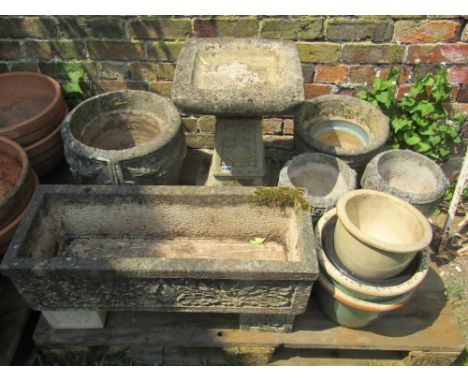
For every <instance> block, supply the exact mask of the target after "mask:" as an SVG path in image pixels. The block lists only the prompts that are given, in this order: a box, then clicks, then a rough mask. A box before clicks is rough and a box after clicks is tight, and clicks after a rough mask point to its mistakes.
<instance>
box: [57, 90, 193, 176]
mask: <svg viewBox="0 0 468 382" xmlns="http://www.w3.org/2000/svg"><path fill="white" fill-rule="evenodd" d="M62 137H63V142H64V147H65V158H66V160H67V162H68V164H69V165H70V169H71V171H72V173H74V174H75V175H76V176H78V177H79V179H80V181H81V182H82V183H96V184H176V183H177V182H178V177H179V171H180V168H181V166H182V161H183V159H184V157H185V153H186V145H185V137H184V133H183V131H182V129H181V119H180V116H179V113H178V112H177V110H176V108H175V106H174V105H173V103H172V102H170V101H169V100H167V99H166V98H164V97H161V96H159V95H157V94H153V93H150V92H146V91H136V90H125V91H116V92H110V93H105V94H101V95H98V96H95V97H92V98H90V99H88V100H86V101H85V102H83V103H81V104H80V105H79V106H77V107H76V108H75V109H74V110H73V111H72V112H71V113H70V114H68V116H67V117H66V118H65V121H64V126H63V129H62Z"/></svg>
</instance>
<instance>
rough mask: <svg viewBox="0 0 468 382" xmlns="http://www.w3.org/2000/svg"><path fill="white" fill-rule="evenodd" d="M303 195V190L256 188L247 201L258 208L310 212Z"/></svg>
mask: <svg viewBox="0 0 468 382" xmlns="http://www.w3.org/2000/svg"><path fill="white" fill-rule="evenodd" d="M304 195H305V189H304V188H291V187H257V188H256V189H255V191H254V193H253V194H252V195H250V196H249V198H248V200H249V202H250V203H254V204H257V205H260V206H268V207H283V208H286V207H292V208H301V209H303V210H304V211H310V205H309V202H308V201H307V199H306V198H305V196H304Z"/></svg>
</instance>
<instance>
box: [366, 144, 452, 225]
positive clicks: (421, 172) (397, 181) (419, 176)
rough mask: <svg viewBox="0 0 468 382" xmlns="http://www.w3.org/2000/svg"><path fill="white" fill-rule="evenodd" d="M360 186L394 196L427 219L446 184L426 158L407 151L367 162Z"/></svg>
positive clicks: (388, 154)
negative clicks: (413, 207) (404, 201)
mask: <svg viewBox="0 0 468 382" xmlns="http://www.w3.org/2000/svg"><path fill="white" fill-rule="evenodd" d="M361 186H362V188H367V189H371V190H377V191H382V192H386V193H388V194H391V195H395V196H398V197H399V198H401V199H403V200H406V201H407V202H408V203H410V204H412V205H413V206H415V207H416V208H417V209H418V210H420V211H421V212H422V213H423V214H424V216H430V215H432V213H433V212H434V210H435V209H436V208H437V206H438V205H439V203H440V201H441V200H442V198H443V197H444V194H445V191H446V190H447V186H448V180H447V178H446V176H445V174H444V172H443V171H442V169H441V168H440V167H439V166H438V165H437V164H436V163H435V162H434V161H432V160H430V159H429V158H427V157H426V156H424V155H422V154H419V153H416V152H414V151H410V150H388V151H385V152H383V153H380V154H378V155H377V156H375V157H374V158H373V159H372V160H371V161H370V162H369V164H368V165H367V166H366V170H365V171H364V174H363V176H362V179H361Z"/></svg>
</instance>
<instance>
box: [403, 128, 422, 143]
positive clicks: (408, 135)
mask: <svg viewBox="0 0 468 382" xmlns="http://www.w3.org/2000/svg"><path fill="white" fill-rule="evenodd" d="M403 138H404V140H405V143H406V144H407V145H409V146H413V145H415V144H417V143H419V142H421V138H419V136H418V135H417V134H415V133H412V132H409V131H405V133H404V134H403Z"/></svg>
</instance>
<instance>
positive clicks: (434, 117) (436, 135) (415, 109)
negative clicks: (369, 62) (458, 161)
mask: <svg viewBox="0 0 468 382" xmlns="http://www.w3.org/2000/svg"><path fill="white" fill-rule="evenodd" d="M399 78H400V72H399V71H398V70H395V69H392V70H391V71H390V73H389V75H388V76H387V78H386V79H384V80H382V79H376V80H374V82H373V85H372V89H370V90H362V91H360V92H359V93H358V94H357V96H358V97H359V98H361V99H363V100H366V101H369V102H371V103H372V104H373V105H375V106H377V107H380V108H381V109H382V111H383V112H384V114H386V115H387V116H388V117H389V118H390V126H391V129H390V131H391V134H390V140H391V144H392V147H393V148H395V149H400V148H401V149H410V150H413V151H417V152H419V153H422V154H424V155H426V156H428V157H429V158H431V159H433V160H436V161H444V160H445V159H447V157H448V156H449V155H450V153H451V152H452V147H453V144H454V143H460V142H461V140H460V137H459V134H458V133H459V130H460V128H461V126H462V124H463V121H464V118H463V115H462V114H461V113H460V114H457V115H456V116H454V117H453V118H450V116H449V113H448V112H447V111H446V109H445V108H444V104H445V103H447V102H448V101H449V98H450V85H449V83H448V79H447V71H446V70H445V69H443V68H442V69H441V70H440V72H438V73H435V74H432V73H430V74H428V75H426V76H425V77H424V78H423V79H421V80H420V81H418V82H416V83H415V84H414V85H413V87H412V88H411V90H410V91H409V92H408V93H407V94H405V95H403V96H402V97H401V99H400V100H397V99H396V91H397V84H398V79H399Z"/></svg>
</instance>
